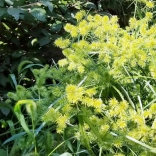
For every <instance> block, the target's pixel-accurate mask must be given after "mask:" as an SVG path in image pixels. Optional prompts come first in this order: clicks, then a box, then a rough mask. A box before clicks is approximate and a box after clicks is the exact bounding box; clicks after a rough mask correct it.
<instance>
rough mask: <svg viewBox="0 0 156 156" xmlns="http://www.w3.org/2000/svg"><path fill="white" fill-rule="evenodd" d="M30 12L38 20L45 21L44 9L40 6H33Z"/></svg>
mask: <svg viewBox="0 0 156 156" xmlns="http://www.w3.org/2000/svg"><path fill="white" fill-rule="evenodd" d="M30 13H31V14H32V15H33V16H34V17H35V18H36V19H38V20H39V21H42V22H45V21H46V11H45V10H44V9H42V8H34V9H32V10H31V11H30Z"/></svg>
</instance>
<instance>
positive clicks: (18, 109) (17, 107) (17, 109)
mask: <svg viewBox="0 0 156 156" xmlns="http://www.w3.org/2000/svg"><path fill="white" fill-rule="evenodd" d="M32 103H34V102H33V101H32V100H20V101H18V102H17V103H16V105H15V107H14V112H15V114H16V116H17V118H18V120H19V122H20V124H21V126H22V127H23V129H24V130H25V132H26V133H27V134H28V135H29V136H31V137H32V133H31V132H30V129H29V127H28V125H27V124H26V121H25V118H24V115H23V114H22V112H21V105H24V104H28V105H29V104H32Z"/></svg>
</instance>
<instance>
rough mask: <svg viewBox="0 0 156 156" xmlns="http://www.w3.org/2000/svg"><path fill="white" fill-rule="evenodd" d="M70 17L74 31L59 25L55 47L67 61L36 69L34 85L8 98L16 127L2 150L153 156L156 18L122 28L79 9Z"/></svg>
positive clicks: (113, 19) (53, 155) (114, 19)
mask: <svg viewBox="0 0 156 156" xmlns="http://www.w3.org/2000/svg"><path fill="white" fill-rule="evenodd" d="M150 7H151V6H150ZM75 18H76V20H77V25H72V24H69V23H68V24H66V25H65V27H64V29H65V31H66V32H68V33H69V35H68V36H67V38H65V39H64V38H59V39H57V40H56V41H55V45H56V46H58V47H60V48H62V49H63V54H64V55H65V58H64V59H62V60H60V61H59V62H58V65H57V64H55V65H54V66H52V67H48V66H45V67H44V68H42V69H40V70H37V69H34V70H33V74H34V76H35V81H36V83H35V85H34V86H32V87H30V88H25V87H23V86H17V87H16V90H17V91H16V93H9V94H8V97H9V98H8V100H7V101H6V102H7V103H16V104H15V107H14V112H15V114H16V116H17V119H18V122H17V123H16V124H15V127H14V128H13V129H12V130H10V131H11V134H12V136H11V137H10V138H9V139H7V140H5V142H4V143H3V146H4V145H5V147H6V149H5V151H7V150H8V152H7V153H9V155H13V156H14V155H47V156H56V155H61V154H62V155H76V156H79V155H82V156H83V155H91V156H97V155H99V156H103V155H113V156H122V155H123V156H124V155H128V156H131V155H132V156H137V155H138V156H147V155H149V156H152V155H155V154H156V148H155V143H156V135H155V129H156V120H155V117H156V97H155V96H156V91H155V90H156V88H155V82H156V64H155V59H156V53H155V49H156V44H155V38H156V35H155V31H156V25H155V24H151V20H152V18H153V13H152V12H146V14H145V16H144V18H142V19H140V20H138V19H136V18H135V17H133V18H131V19H130V20H129V26H127V27H126V28H125V29H123V28H121V27H120V26H119V24H118V18H117V16H112V17H110V18H109V17H108V16H100V15H98V14H97V15H94V16H92V15H88V14H87V13H86V12H85V11H80V12H78V13H77V14H76V15H75ZM23 105H24V106H25V107H23ZM19 124H20V125H21V126H22V128H23V129H22V128H21V129H18V127H19ZM23 130H24V131H23ZM8 143H10V144H9V145H8V146H7V144H8ZM10 145H12V146H10ZM3 146H2V147H3Z"/></svg>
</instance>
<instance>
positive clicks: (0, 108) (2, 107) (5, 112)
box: [0, 106, 10, 116]
mask: <svg viewBox="0 0 156 156" xmlns="http://www.w3.org/2000/svg"><path fill="white" fill-rule="evenodd" d="M0 110H1V112H2V113H3V114H4V115H5V116H7V115H8V114H9V113H10V109H9V108H7V107H4V106H0Z"/></svg>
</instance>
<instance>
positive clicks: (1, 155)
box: [0, 149, 8, 156]
mask: <svg viewBox="0 0 156 156" xmlns="http://www.w3.org/2000/svg"><path fill="white" fill-rule="evenodd" d="M7 155H8V154H7V151H5V150H4V149H0V156H7Z"/></svg>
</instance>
